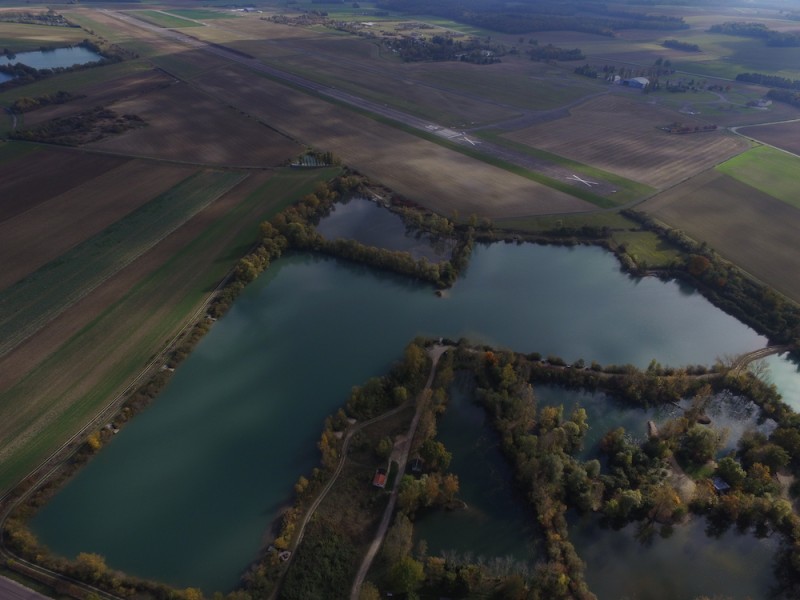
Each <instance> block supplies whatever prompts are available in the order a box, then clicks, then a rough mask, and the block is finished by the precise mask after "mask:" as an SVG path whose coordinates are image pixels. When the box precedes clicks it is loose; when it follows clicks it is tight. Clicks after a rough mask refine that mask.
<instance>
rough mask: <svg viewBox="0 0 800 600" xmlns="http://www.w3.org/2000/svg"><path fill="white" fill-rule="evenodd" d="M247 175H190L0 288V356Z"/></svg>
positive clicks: (215, 172)
mask: <svg viewBox="0 0 800 600" xmlns="http://www.w3.org/2000/svg"><path fill="white" fill-rule="evenodd" d="M244 177H245V175H244V174H242V173H236V172H220V171H206V172H201V173H198V174H195V175H192V176H191V177H189V178H187V179H186V180H184V181H183V182H181V183H179V184H178V185H177V186H175V187H174V188H172V189H171V190H169V191H167V192H165V193H164V194H162V195H161V196H159V197H158V198H155V199H154V200H151V201H150V202H148V203H147V204H145V205H144V206H143V207H141V208H139V209H137V210H135V211H133V212H132V213H131V214H129V215H128V216H127V217H125V218H123V219H121V220H120V221H118V222H116V223H114V224H113V225H111V226H110V227H108V228H107V229H105V230H103V231H101V232H100V233H98V234H97V235H95V236H94V237H92V238H89V239H88V240H86V241H85V242H83V243H81V244H79V245H78V246H76V247H74V248H73V249H72V250H70V251H69V252H67V253H66V254H63V255H61V256H60V257H58V258H57V259H55V260H53V261H52V262H50V263H48V264H46V265H45V266H43V267H42V268H40V269H39V270H37V271H36V272H34V273H33V274H31V275H29V276H28V277H26V278H25V279H23V280H22V281H20V282H18V283H16V284H14V285H13V286H11V287H9V288H7V289H5V290H3V291H2V292H0V313H1V314H2V315H3V317H2V318H0V340H2V341H1V342H0V356H1V355H3V354H5V353H7V352H8V351H9V350H11V349H12V348H13V347H14V346H15V345H16V344H18V343H20V342H21V341H22V340H24V339H25V338H27V337H28V336H29V335H31V334H32V333H33V332H34V331H36V330H37V329H39V328H40V327H42V326H43V325H44V324H45V323H47V322H48V321H49V320H51V319H52V318H54V317H55V316H56V315H57V314H59V313H60V312H62V311H63V310H64V309H65V308H67V307H68V306H70V305H71V304H73V303H74V302H76V301H77V300H78V299H80V298H81V297H83V296H84V295H86V294H87V293H88V292H89V291H91V290H92V289H94V288H95V287H97V286H98V285H99V284H100V283H102V282H103V281H104V280H105V279H107V278H108V277H110V276H111V275H113V274H114V273H116V272H118V271H119V270H120V269H122V268H123V267H124V266H126V265H127V264H129V263H131V262H132V261H133V260H135V259H136V258H138V257H139V256H140V255H142V254H143V253H144V252H145V251H147V250H148V249H150V248H151V247H153V246H154V245H155V244H157V243H158V242H159V241H160V240H161V239H163V238H164V237H165V236H166V235H168V234H169V233H171V232H172V231H174V230H175V229H176V228H178V227H180V226H181V225H182V224H183V223H184V222H186V221H187V220H188V219H189V218H191V217H192V216H193V215H194V214H196V213H197V212H198V211H200V210H202V209H203V208H204V207H205V206H207V205H208V204H209V203H211V202H213V201H214V200H215V199H217V198H218V197H219V196H221V195H222V194H224V193H225V192H226V191H228V190H229V189H231V188H232V187H233V186H234V185H236V184H237V183H239V182H240V181H241V180H242V179H243V178H244Z"/></svg>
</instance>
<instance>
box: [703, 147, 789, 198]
mask: <svg viewBox="0 0 800 600" xmlns="http://www.w3.org/2000/svg"><path fill="white" fill-rule="evenodd" d="M717 171H720V172H721V173H725V175H728V176H729V177H733V178H734V179H736V180H737V181H740V182H742V183H744V184H746V185H749V186H750V187H754V188H756V189H757V190H759V191H761V192H764V193H765V194H769V195H770V196H772V197H773V198H777V199H778V200H780V201H781V202H785V203H786V204H788V205H790V206H794V207H795V208H800V195H798V193H797V173H800V158H798V157H796V156H794V155H792V154H789V153H787V152H783V151H782V150H778V149H776V148H772V147H771V146H756V147H755V148H751V149H750V150H747V151H746V152H743V153H742V154H739V155H738V156H734V157H733V158H731V159H730V160H727V161H725V162H724V163H722V164H720V165H718V166H717Z"/></svg>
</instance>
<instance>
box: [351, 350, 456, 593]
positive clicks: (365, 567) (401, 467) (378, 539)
mask: <svg viewBox="0 0 800 600" xmlns="http://www.w3.org/2000/svg"><path fill="white" fill-rule="evenodd" d="M447 350H448V346H433V347H432V348H431V349H430V350H429V351H428V354H429V356H430V357H431V362H432V364H431V372H430V374H429V375H428V381H427V382H426V383H425V388H424V389H423V390H422V392H420V395H419V397H418V399H417V412H416V413H415V414H414V418H413V419H412V421H411V425H410V426H409V428H408V434H407V435H406V439H405V442H404V444H403V450H402V453H401V455H400V460H399V461H398V468H397V476H398V477H402V476H403V473H405V470H406V462H407V461H408V453H409V451H410V450H411V442H412V441H413V440H414V433H415V432H416V430H417V424H418V423H419V418H420V415H421V413H420V410H419V408H420V406H422V404H423V401H424V400H425V399H426V397H428V396H430V394H431V384H432V383H433V376H434V375H435V374H436V365H437V364H438V362H439V359H440V358H441V356H442V354H444V353H445V352H446V351H447ZM399 488H400V486H399V485H397V483H395V486H394V489H393V490H392V495H391V497H390V498H389V504H387V505H386V509H385V510H384V511H383V518H382V519H381V524H380V525H379V526H378V531H376V532H375V537H374V538H373V540H372V544H370V547H369V550H367V554H366V556H364V560H363V561H362V562H361V567H360V568H359V569H358V573H357V574H356V578H355V580H354V581H353V587H352V589H351V590H350V600H358V595H359V593H360V592H361V586H362V584H363V583H364V578H365V577H366V576H367V572H368V571H369V568H370V566H371V565H372V561H373V560H374V559H375V555H376V554H377V553H378V550H379V549H380V547H381V543H382V542H383V538H384V537H385V536H386V531H387V530H388V529H389V522H390V521H391V519H392V515H393V514H394V507H395V505H396V504H397V491H398V489H399Z"/></svg>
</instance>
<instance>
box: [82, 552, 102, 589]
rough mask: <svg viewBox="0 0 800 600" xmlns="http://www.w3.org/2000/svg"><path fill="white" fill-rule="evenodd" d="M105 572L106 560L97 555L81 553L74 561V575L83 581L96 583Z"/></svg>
mask: <svg viewBox="0 0 800 600" xmlns="http://www.w3.org/2000/svg"><path fill="white" fill-rule="evenodd" d="M107 570H108V568H107V567H106V559H105V558H103V557H102V556H101V555H99V554H93V553H90V552H81V553H80V554H78V556H77V558H76V559H75V573H76V575H78V577H80V578H81V579H82V580H84V581H88V582H96V581H98V580H99V579H100V578H101V577H102V576H103V575H105V573H106V571H107Z"/></svg>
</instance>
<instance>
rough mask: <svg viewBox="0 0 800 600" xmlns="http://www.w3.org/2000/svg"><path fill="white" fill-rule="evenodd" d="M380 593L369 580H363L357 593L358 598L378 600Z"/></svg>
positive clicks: (360, 599)
mask: <svg viewBox="0 0 800 600" xmlns="http://www.w3.org/2000/svg"><path fill="white" fill-rule="evenodd" d="M380 598H381V593H380V591H379V590H378V588H376V587H375V584H374V583H372V582H371V581H365V582H364V585H362V586H361V591H360V592H359V594H358V600H380Z"/></svg>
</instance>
